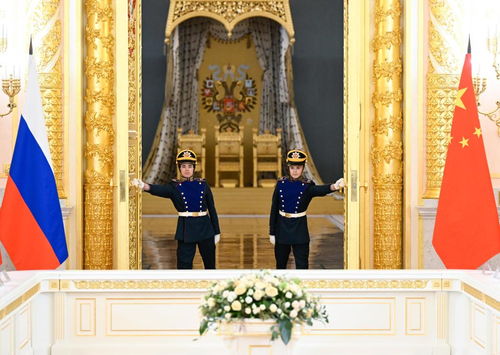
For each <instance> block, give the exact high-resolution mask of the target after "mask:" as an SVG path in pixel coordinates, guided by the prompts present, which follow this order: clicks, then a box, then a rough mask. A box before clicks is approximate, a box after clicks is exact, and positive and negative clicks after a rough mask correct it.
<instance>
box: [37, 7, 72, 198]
mask: <svg viewBox="0 0 500 355" xmlns="http://www.w3.org/2000/svg"><path fill="white" fill-rule="evenodd" d="M62 10H63V4H62V0H38V1H37V3H36V6H35V9H34V12H33V14H32V16H31V18H32V23H33V50H34V54H35V57H36V60H37V66H38V74H39V78H40V79H39V80H40V92H41V97H42V106H43V111H44V114H45V122H46V126H47V136H48V138H49V147H50V155H51V157H52V165H53V168H54V175H55V178H56V183H57V190H58V193H59V197H60V198H66V192H65V186H64V117H63V98H64V95H63V67H62V47H63V38H62V37H63V36H62V16H63V11H62Z"/></svg>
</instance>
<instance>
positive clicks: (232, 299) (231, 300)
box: [227, 292, 236, 302]
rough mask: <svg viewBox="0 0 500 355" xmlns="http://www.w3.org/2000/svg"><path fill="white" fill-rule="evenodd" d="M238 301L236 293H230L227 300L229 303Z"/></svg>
mask: <svg viewBox="0 0 500 355" xmlns="http://www.w3.org/2000/svg"><path fill="white" fill-rule="evenodd" d="M235 299H236V293H234V292H229V295H227V300H228V301H229V302H233V301H234V300H235Z"/></svg>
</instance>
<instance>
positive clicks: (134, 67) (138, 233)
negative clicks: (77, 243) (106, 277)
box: [128, 0, 142, 270]
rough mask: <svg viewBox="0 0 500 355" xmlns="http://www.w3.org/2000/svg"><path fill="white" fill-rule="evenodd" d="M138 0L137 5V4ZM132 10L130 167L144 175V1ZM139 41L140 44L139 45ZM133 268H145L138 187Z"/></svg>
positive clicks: (133, 196)
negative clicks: (142, 84)
mask: <svg viewBox="0 0 500 355" xmlns="http://www.w3.org/2000/svg"><path fill="white" fill-rule="evenodd" d="M134 4H135V6H134ZM128 8H129V13H128V48H129V57H128V83H129V84H128V85H129V86H128V126H129V138H128V139H129V140H128V171H129V176H130V178H135V177H137V178H140V177H141V176H142V159H141V156H142V150H141V147H142V143H141V138H142V124H141V121H142V118H141V112H142V110H141V98H142V86H141V83H142V72H141V65H142V57H141V50H140V48H141V45H140V43H141V38H142V23H141V21H142V20H141V19H142V16H141V13H142V10H141V8H142V1H141V0H129V7H128ZM137 44H139V46H138V45H137ZM128 196H129V269H135V270H137V269H141V268H142V226H141V221H142V198H141V194H140V192H139V190H138V189H136V188H134V187H132V186H131V187H130V188H129V194H128Z"/></svg>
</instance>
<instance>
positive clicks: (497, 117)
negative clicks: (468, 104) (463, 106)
mask: <svg viewBox="0 0 500 355" xmlns="http://www.w3.org/2000/svg"><path fill="white" fill-rule="evenodd" d="M498 37H499V35H498V31H497V30H496V27H495V30H494V31H488V39H487V48H488V51H489V52H490V53H491V54H492V55H493V64H492V66H493V69H495V73H496V77H497V80H500V53H499V52H498ZM472 83H473V85H474V93H475V95H476V102H477V111H478V113H480V114H481V115H483V116H485V117H487V118H488V119H489V120H491V121H492V122H495V124H496V126H497V129H498V135H499V136H500V101H497V102H496V108H495V109H494V110H493V111H490V112H482V111H481V110H480V106H481V104H480V102H479V96H481V94H482V93H484V92H485V91H486V87H487V79H486V78H481V77H479V76H478V77H474V78H472Z"/></svg>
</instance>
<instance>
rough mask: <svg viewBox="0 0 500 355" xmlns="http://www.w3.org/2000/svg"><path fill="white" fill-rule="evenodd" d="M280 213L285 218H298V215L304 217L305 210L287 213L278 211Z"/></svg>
mask: <svg viewBox="0 0 500 355" xmlns="http://www.w3.org/2000/svg"><path fill="white" fill-rule="evenodd" d="M280 215H282V216H283V217H286V218H298V217H304V216H305V215H306V211H304V212H300V213H287V212H283V211H280Z"/></svg>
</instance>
